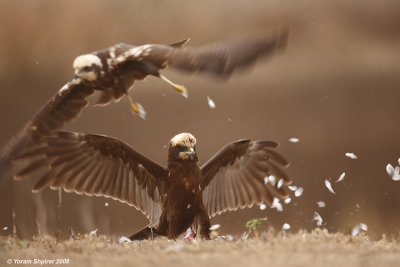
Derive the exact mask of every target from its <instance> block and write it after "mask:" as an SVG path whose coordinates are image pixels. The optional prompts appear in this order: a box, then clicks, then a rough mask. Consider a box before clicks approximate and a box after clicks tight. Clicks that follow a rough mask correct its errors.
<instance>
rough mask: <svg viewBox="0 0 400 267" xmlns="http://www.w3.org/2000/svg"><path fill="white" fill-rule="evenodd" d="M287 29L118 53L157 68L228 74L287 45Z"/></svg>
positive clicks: (124, 58)
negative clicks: (195, 45)
mask: <svg viewBox="0 0 400 267" xmlns="http://www.w3.org/2000/svg"><path fill="white" fill-rule="evenodd" d="M288 34H289V31H288V30H287V29H284V30H280V31H278V32H274V33H271V34H270V35H268V36H263V37H257V38H256V37H254V38H246V39H238V40H234V41H228V42H222V43H215V44H211V45H206V46H202V47H199V48H190V49H189V48H188V49H185V48H182V47H181V46H182V45H183V44H184V43H185V41H186V40H185V41H182V42H179V43H176V44H173V45H169V46H168V45H157V44H151V45H143V46H137V47H134V48H132V49H130V50H128V51H126V52H125V53H123V54H121V55H120V56H119V57H118V61H119V62H126V61H130V60H132V61H142V62H146V61H147V62H151V63H152V64H154V65H155V66H156V67H157V68H158V69H160V68H165V67H166V66H171V67H174V68H177V69H180V70H183V71H187V72H195V71H199V72H206V73H211V74H214V75H216V76H229V75H230V74H231V73H232V72H233V70H234V69H235V68H237V67H244V66H247V65H249V64H250V63H252V62H254V61H255V60H256V58H257V57H258V56H261V55H267V54H272V53H274V52H276V51H277V50H280V49H282V48H284V47H285V46H286V43H287V39H288Z"/></svg>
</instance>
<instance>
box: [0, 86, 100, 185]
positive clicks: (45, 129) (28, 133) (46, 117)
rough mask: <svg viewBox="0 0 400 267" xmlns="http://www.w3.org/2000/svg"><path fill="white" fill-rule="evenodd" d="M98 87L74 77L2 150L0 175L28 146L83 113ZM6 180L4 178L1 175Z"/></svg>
mask: <svg viewBox="0 0 400 267" xmlns="http://www.w3.org/2000/svg"><path fill="white" fill-rule="evenodd" d="M93 93H94V90H93V89H92V88H89V87H87V86H86V85H84V84H82V83H81V81H80V79H73V80H72V81H70V82H68V83H67V84H66V85H64V86H63V87H62V88H61V89H60V90H59V91H58V92H57V94H56V95H55V96H53V97H52V98H51V99H50V100H49V101H48V102H47V103H46V104H45V105H43V106H42V108H41V109H40V110H39V112H38V113H36V114H35V115H34V116H33V118H32V119H31V120H30V121H29V122H28V123H27V124H26V125H25V126H24V128H23V129H22V130H21V131H20V132H19V133H18V134H17V135H15V136H14V137H13V138H12V139H11V140H10V141H9V142H8V143H7V144H6V145H5V146H4V148H3V149H2V151H1V152H0V153H1V154H0V176H2V175H4V173H5V172H6V171H7V168H8V167H9V162H10V160H12V159H13V158H15V157H16V156H18V154H20V153H21V152H22V151H23V150H24V149H25V148H26V147H27V146H28V145H30V144H34V143H37V142H39V140H40V139H41V138H42V137H43V136H46V135H50V134H52V133H53V132H54V131H56V130H58V129H60V128H61V127H62V126H63V125H64V124H65V123H66V122H68V121H69V120H71V119H73V118H75V117H76V116H78V115H79V113H80V112H81V110H82V109H83V108H85V107H86V106H87V104H88V103H87V101H86V99H85V98H86V97H88V96H89V95H91V94H93ZM0 178H2V179H3V180H4V177H0Z"/></svg>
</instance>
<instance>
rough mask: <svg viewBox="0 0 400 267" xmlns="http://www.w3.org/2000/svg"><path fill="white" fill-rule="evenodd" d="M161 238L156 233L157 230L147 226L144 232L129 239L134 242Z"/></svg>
mask: <svg viewBox="0 0 400 267" xmlns="http://www.w3.org/2000/svg"><path fill="white" fill-rule="evenodd" d="M159 236H160V235H159V234H157V233H156V230H155V229H154V228H151V227H149V226H146V227H145V228H143V229H142V230H140V231H138V232H137V233H135V234H133V235H132V236H130V237H129V239H130V240H132V241H134V240H144V239H153V238H155V237H159Z"/></svg>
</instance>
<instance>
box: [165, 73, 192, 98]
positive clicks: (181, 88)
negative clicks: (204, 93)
mask: <svg viewBox="0 0 400 267" xmlns="http://www.w3.org/2000/svg"><path fill="white" fill-rule="evenodd" d="M160 78H161V79H163V80H164V81H166V82H167V83H168V84H169V85H171V86H172V87H173V88H174V89H175V90H176V91H178V92H179V93H180V94H182V95H183V96H184V97H185V98H188V97H189V92H188V90H187V89H186V87H185V86H183V85H179V84H176V83H174V82H172V81H170V80H168V78H167V77H165V76H164V75H162V74H160Z"/></svg>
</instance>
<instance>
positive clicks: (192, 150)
mask: <svg viewBox="0 0 400 267" xmlns="http://www.w3.org/2000/svg"><path fill="white" fill-rule="evenodd" d="M185 153H186V154H188V155H189V156H190V157H191V158H193V159H195V158H196V151H195V150H194V148H193V147H191V148H189V149H188V151H186V152H185Z"/></svg>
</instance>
